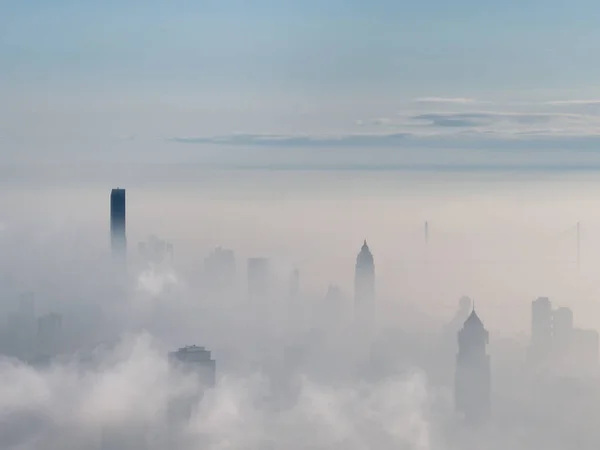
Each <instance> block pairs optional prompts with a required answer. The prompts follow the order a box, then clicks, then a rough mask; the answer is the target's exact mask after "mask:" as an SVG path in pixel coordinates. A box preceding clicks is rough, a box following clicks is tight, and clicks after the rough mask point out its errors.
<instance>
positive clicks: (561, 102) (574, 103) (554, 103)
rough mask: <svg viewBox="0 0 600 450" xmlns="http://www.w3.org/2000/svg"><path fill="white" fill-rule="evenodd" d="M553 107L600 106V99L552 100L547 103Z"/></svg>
mask: <svg viewBox="0 0 600 450" xmlns="http://www.w3.org/2000/svg"><path fill="white" fill-rule="evenodd" d="M545 104H546V105H552V106H589V105H600V99H596V100H593V99H592V100H552V101H548V102H546V103H545Z"/></svg>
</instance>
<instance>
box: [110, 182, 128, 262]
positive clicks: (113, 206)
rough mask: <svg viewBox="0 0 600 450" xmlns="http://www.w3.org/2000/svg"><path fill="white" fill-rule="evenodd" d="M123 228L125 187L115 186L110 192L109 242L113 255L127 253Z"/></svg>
mask: <svg viewBox="0 0 600 450" xmlns="http://www.w3.org/2000/svg"><path fill="white" fill-rule="evenodd" d="M125 230H126V228H125V189H119V188H117V189H113V190H112V191H111V193H110V244H111V248H112V252H113V255H115V256H125V254H126V253H127V237H126V233H125Z"/></svg>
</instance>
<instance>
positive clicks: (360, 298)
mask: <svg viewBox="0 0 600 450" xmlns="http://www.w3.org/2000/svg"><path fill="white" fill-rule="evenodd" d="M354 315H355V319H356V320H358V321H361V322H363V323H369V324H372V321H373V320H374V316H375V263H374V260H373V255H372V253H371V250H369V246H368V245H367V241H365V242H364V244H363V246H362V248H361V249H360V252H359V254H358V256H357V258H356V270H355V275H354Z"/></svg>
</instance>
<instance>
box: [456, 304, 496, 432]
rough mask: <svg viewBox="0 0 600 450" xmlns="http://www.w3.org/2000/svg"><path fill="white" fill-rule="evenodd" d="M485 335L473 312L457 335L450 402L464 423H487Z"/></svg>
mask: <svg viewBox="0 0 600 450" xmlns="http://www.w3.org/2000/svg"><path fill="white" fill-rule="evenodd" d="M488 342H489V333H488V332H487V330H486V329H485V328H484V326H483V323H482V322H481V320H480V319H479V317H478V316H477V313H476V312H475V309H473V311H472V312H471V315H470V316H469V317H468V318H467V320H466V321H465V323H464V325H463V328H462V329H461V330H460V331H459V332H458V355H457V356H456V378H455V385H454V389H455V391H454V401H455V407H456V411H457V412H459V413H461V414H463V415H464V417H465V420H467V421H468V422H471V423H473V422H480V421H484V420H485V419H487V418H488V417H489V415H490V409H491V374H490V357H489V355H488V354H487V344H488Z"/></svg>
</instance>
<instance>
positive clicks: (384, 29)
mask: <svg viewBox="0 0 600 450" xmlns="http://www.w3.org/2000/svg"><path fill="white" fill-rule="evenodd" d="M598 19H600V5H597V4H596V3H595V2H592V1H590V0H577V1H572V2H569V3H568V4H567V3H565V2H563V1H558V0H548V1H541V0H523V1H515V0H508V1H504V2H477V1H472V0H460V1H455V2H447V1H442V0H425V1H419V2H405V1H392V0H372V1H368V2H367V1H362V2H358V1H340V0H327V1H313V0H303V1H285V0H279V1H271V0H261V1H241V0H238V1H224V0H221V1H200V0H197V1H172V2H165V1H156V0H147V1H134V0H121V1H113V0H107V1H102V2H99V1H94V2H93V1H88V0H79V1H67V0H55V1H51V0H45V1H41V0H38V1H28V2H23V1H13V0H3V1H0V66H1V67H2V70H1V71H0V95H2V96H3V97H4V101H3V102H2V103H1V105H0V118H1V119H3V120H2V123H3V125H0V139H2V141H1V142H2V143H3V147H4V149H3V151H2V153H3V155H8V154H10V155H11V157H15V154H25V153H27V154H29V155H33V156H35V154H36V151H40V152H41V150H39V148H40V147H42V146H44V147H45V148H46V150H45V154H46V155H48V154H53V152H55V150H52V149H53V148H60V149H61V151H62V152H63V153H65V154H69V151H68V150H65V148H67V147H69V146H70V145H73V147H75V146H77V147H78V148H81V147H82V146H83V144H85V143H86V142H88V141H93V142H95V143H98V144H99V143H100V142H101V139H107V140H110V139H120V141H123V139H124V138H126V139H127V140H129V141H131V140H134V139H132V138H134V137H135V139H148V140H151V141H153V142H158V141H161V142H163V141H164V142H168V143H170V144H171V145H172V144H173V143H174V142H180V143H181V142H182V141H185V140H188V141H190V140H194V139H195V140H196V143H197V144H198V143H199V141H200V139H203V140H205V141H209V142H210V143H212V144H218V143H219V142H221V141H222V140H223V138H224V137H227V136H229V135H232V134H234V133H243V134H244V135H256V136H258V137H261V136H263V135H265V134H269V135H278V136H279V135H280V136H279V137H280V142H282V143H284V142H285V140H284V139H283V138H286V137H290V135H291V137H290V141H292V140H294V142H297V138H298V135H301V136H303V137H306V136H309V137H311V136H313V135H314V136H317V137H318V139H317V141H318V143H319V145H327V144H328V142H330V141H331V139H330V137H331V136H334V137H337V138H339V137H340V136H343V137H344V139H346V138H347V137H348V136H354V135H356V134H359V135H361V136H362V135H364V134H377V137H376V139H375V140H374V143H376V144H377V145H380V144H381V142H382V138H381V135H390V136H392V137H393V136H396V135H398V134H408V135H410V136H411V137H416V138H418V139H420V140H421V141H420V142H422V141H426V140H427V139H429V138H430V136H431V135H432V134H433V135H434V137H435V139H434V140H435V145H436V146H440V145H442V146H444V142H443V140H444V139H447V138H449V137H452V138H455V139H463V138H464V137H465V136H468V138H469V139H470V141H469V145H472V141H473V140H476V141H478V140H481V143H482V144H481V145H484V146H485V145H487V144H486V142H488V141H490V140H491V141H494V142H495V141H497V140H501V141H506V140H507V139H509V138H510V139H512V140H511V141H510V145H509V147H514V145H513V144H514V142H513V141H514V138H515V137H518V139H519V140H520V141H523V140H529V139H531V137H532V136H534V139H540V136H541V137H542V138H543V139H544V141H543V143H545V142H547V141H549V140H552V139H555V138H557V139H558V140H559V141H558V143H557V144H551V145H550V147H552V146H554V147H560V146H561V145H562V142H563V141H564V140H565V139H567V138H568V139H572V138H575V140H576V142H581V140H582V139H584V140H586V144H585V145H584V147H586V146H587V147H590V144H589V143H588V140H589V139H590V138H592V140H593V139H595V136H596V134H597V133H600V119H599V118H598V115H599V114H600V102H597V101H596V100H598V99H600V89H599V87H600V86H598V84H599V82H598V80H600V62H599V60H598V58H597V57H596V55H597V54H599V50H600V31H599V28H598V27H597V23H598ZM324 135H327V136H329V137H328V138H327V139H325V140H324V139H323V136H324ZM236 139H237V138H236ZM328 139H329V140H328ZM561 139H562V140H563V141H561ZM359 140H360V141H361V142H366V143H367V144H369V143H370V142H369V140H368V139H365V138H364V137H360V139H359ZM263 141H264V139H262V138H261V139H257V138H253V139H252V140H251V142H250V143H251V144H252V145H261V142H263ZM375 141H376V142H375ZM392 141H394V140H393V139H392ZM573 142H575V141H573ZM187 143H188V144H189V143H190V142H187ZM240 143H241V142H240V141H239V139H237V142H236V145H237V144H240ZM336 145H338V146H339V139H338V140H337V141H336ZM394 145H397V143H396V142H395V141H394ZM432 145H433V144H432ZM494 145H497V144H494ZM537 145H538V146H543V145H546V144H540V143H538V144H537ZM7 146H9V147H10V149H11V150H10V151H9V150H6V147H7ZM131 146H132V147H133V146H134V144H131ZM34 147H35V148H36V149H38V150H32V148H34ZM449 147H454V148H455V147H460V145H457V144H456V143H453V144H452V145H450V146H449ZM517 147H518V146H517ZM86 148H87V147H86ZM74 151H75V150H74ZM77 151H81V150H77ZM156 151H157V152H160V150H158V146H157V150H156ZM89 152H93V150H89ZM132 152H133V150H132ZM133 153H135V152H133ZM56 154H58V153H56ZM61 154H62V153H61Z"/></svg>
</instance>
